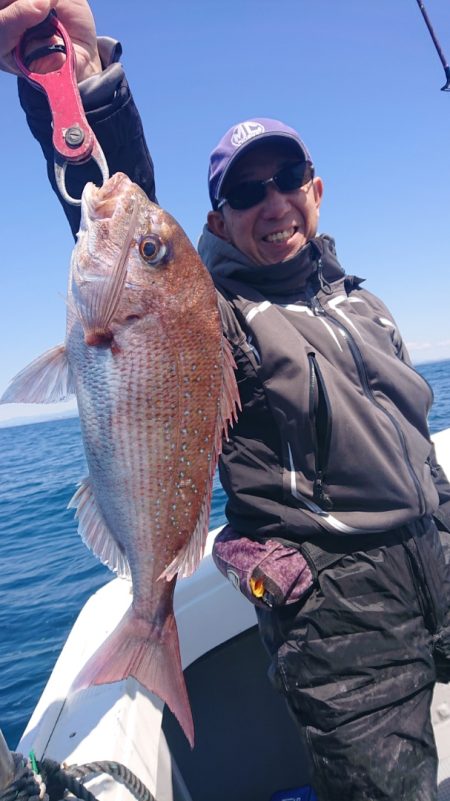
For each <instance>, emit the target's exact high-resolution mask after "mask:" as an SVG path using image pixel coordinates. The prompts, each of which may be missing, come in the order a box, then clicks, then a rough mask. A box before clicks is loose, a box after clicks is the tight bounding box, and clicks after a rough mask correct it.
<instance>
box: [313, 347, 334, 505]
mask: <svg viewBox="0 0 450 801" xmlns="http://www.w3.org/2000/svg"><path fill="white" fill-rule="evenodd" d="M308 361H309V370H310V373H309V374H310V418H311V424H312V429H313V433H314V451H315V461H316V477H315V480H314V486H313V498H314V500H315V502H316V503H317V504H319V506H320V507H321V508H322V509H324V510H325V511H327V512H329V511H331V509H332V508H333V502H332V500H331V498H330V496H329V495H328V493H327V492H325V489H324V478H325V474H326V470H327V467H328V458H329V453H330V442H331V425H332V419H331V406H330V401H329V398H328V393H327V391H326V387H325V382H324V380H323V377H322V373H321V371H320V368H319V365H318V364H317V360H316V358H315V356H314V354H313V353H309V354H308ZM316 393H317V403H316Z"/></svg>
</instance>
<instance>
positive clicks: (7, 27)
mask: <svg viewBox="0 0 450 801" xmlns="http://www.w3.org/2000/svg"><path fill="white" fill-rule="evenodd" d="M4 4H5V0H0V66H2V67H3V68H4V69H8V70H10V71H11V69H14V72H17V69H16V67H15V63H14V59H13V57H12V51H13V50H14V48H15V47H16V46H17V45H18V44H19V42H20V39H21V38H22V36H23V34H24V33H25V31H27V30H28V28H32V27H33V26H34V25H38V24H39V23H40V22H42V21H43V20H44V19H45V18H46V17H47V16H48V14H49V12H50V10H51V8H52V7H53V6H54V5H56V3H55V2H54V0H15V2H12V3H9V5H7V6H4ZM2 6H4V7H2Z"/></svg>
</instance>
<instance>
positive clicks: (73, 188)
mask: <svg viewBox="0 0 450 801" xmlns="http://www.w3.org/2000/svg"><path fill="white" fill-rule="evenodd" d="M105 43H106V44H105ZM111 43H112V44H111ZM101 45H102V46H100V43H99V50H100V54H101V56H102V53H105V52H106V53H108V54H109V60H110V61H112V62H113V63H110V64H108V66H107V67H106V69H104V72H103V73H102V74H101V75H100V76H93V77H92V78H88V79H87V80H86V81H83V82H82V83H80V94H81V98H82V101H83V105H84V108H85V111H86V117H87V120H88V122H89V125H90V126H91V128H92V130H93V131H94V134H95V136H96V137H97V139H98V142H99V144H100V147H101V148H102V150H103V152H104V154H105V157H106V160H107V162H108V166H109V171H110V175H113V174H114V173H115V172H124V173H125V174H126V175H128V177H129V178H130V179H131V180H132V181H134V182H135V183H136V184H138V185H139V186H140V187H141V188H142V189H143V190H144V191H145V192H146V194H147V195H148V197H149V198H150V200H153V201H155V202H156V197H155V181H154V171H153V162H152V159H151V157H150V154H149V151H148V148H147V144H146V141H145V137H144V132H143V129H142V122H141V118H140V115H139V112H138V110H137V108H136V106H135V104H134V101H133V97H132V95H131V92H130V89H129V86H128V82H127V80H126V78H125V75H124V72H123V69H122V66H121V65H120V64H119V63H117V61H116V58H117V56H120V53H121V48H120V45H119V44H118V43H115V42H113V40H109V39H107V38H106V37H105V38H104V39H103V40H102V42H101ZM111 54H112V55H111ZM102 62H104V59H103V57H102ZM18 84H19V99H20V103H21V106H22V108H23V109H24V111H25V114H26V117H27V122H28V125H29V127H30V130H31V132H32V134H33V136H34V137H35V138H36V139H37V140H38V142H39V144H40V146H41V148H42V151H43V153H44V156H45V159H46V161H47V173H48V177H49V180H50V183H51V185H52V187H53V189H54V191H55V192H56V195H57V197H58V199H59V201H60V203H61V205H62V207H63V209H64V213H65V215H66V217H67V219H68V221H69V224H70V227H71V229H72V233H73V235H74V236H75V235H76V233H77V231H78V228H79V225H80V207H79V206H72V205H70V204H68V203H66V202H65V201H64V200H63V199H62V198H61V196H60V194H59V192H58V189H57V187H56V181H55V173H54V154H53V145H52V129H51V114H50V109H49V106H48V103H47V99H46V97H45V95H44V94H43V93H42V92H40V91H39V90H38V89H35V88H34V87H33V86H31V85H30V84H29V83H28V82H27V81H25V80H24V79H23V78H19V81H18ZM98 180H99V172H98V168H97V167H96V165H95V164H94V163H93V162H92V161H89V162H86V164H83V165H80V166H76V167H70V168H68V169H67V172H66V186H67V189H68V191H69V194H70V195H71V196H72V197H81V193H82V190H83V187H84V186H85V184H86V183H87V182H88V181H94V182H98Z"/></svg>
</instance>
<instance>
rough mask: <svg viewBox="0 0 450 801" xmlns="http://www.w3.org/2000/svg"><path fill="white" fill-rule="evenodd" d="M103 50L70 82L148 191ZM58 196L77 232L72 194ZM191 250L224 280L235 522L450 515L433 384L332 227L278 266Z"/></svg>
mask: <svg viewBox="0 0 450 801" xmlns="http://www.w3.org/2000/svg"><path fill="white" fill-rule="evenodd" d="M101 54H102V60H103V63H104V65H108V66H107V68H106V70H105V72H104V73H103V75H102V76H100V77H97V76H95V77H93V78H89V79H87V80H86V81H84V82H83V83H82V84H80V91H81V94H82V98H83V102H84V105H85V108H86V110H87V117H88V120H89V123H90V124H91V126H92V128H93V130H94V132H95V134H96V136H97V138H98V140H99V142H100V144H101V146H102V148H103V151H104V153H105V155H106V158H107V160H108V164H109V167H110V172H111V174H112V173H114V172H117V171H119V170H120V171H122V172H125V173H126V174H127V175H128V176H129V177H130V178H131V179H132V180H133V181H135V182H136V183H137V184H139V185H140V186H141V187H142V188H143V189H144V190H145V191H146V193H147V195H148V196H149V197H150V199H151V200H156V198H155V184H154V174H153V164H152V161H151V158H150V155H149V153H148V149H147V146H146V142H145V138H144V135H143V131H142V125H141V120H140V117H139V114H138V111H137V109H136V107H135V105H134V102H133V99H132V96H131V94H130V91H129V88H128V84H127V82H126V79H125V76H124V74H123V70H122V68H121V66H120V64H118V63H117V58H118V57H119V55H120V48H117V45H116V44H115V43H114V42H113V41H112V40H107V39H104V40H102V41H101ZM19 94H20V100H21V104H22V106H23V108H24V110H25V112H26V114H27V120H28V123H29V126H30V128H31V130H32V132H33V134H34V136H35V137H36V138H37V139H38V141H39V143H40V144H41V147H42V149H43V152H44V155H45V157H46V160H47V164H48V174H49V179H50V181H51V183H52V185H53V188H54V189H55V191H57V190H56V185H55V180H54V170H53V149H52V142H51V125H50V113H49V109H48V107H47V103H46V100H45V98H44V97H43V96H42V95H41V94H40V93H39V92H37V91H36V90H35V89H33V88H32V87H30V86H29V85H28V84H27V83H26V82H25V81H23V80H22V79H19ZM95 177H96V176H95V171H94V168H93V167H92V165H91V164H87V165H85V166H83V167H76V168H74V169H73V170H72V172H71V171H68V189H69V192H70V193H71V194H72V195H75V196H76V195H80V194H81V190H82V188H83V186H84V184H85V183H86V181H88V180H95ZM60 200H61V198H60ZM61 203H62V205H63V208H64V211H65V213H66V216H67V218H68V220H69V223H70V225H71V228H72V231H73V233H74V235H75V234H76V232H77V230H78V227H79V214H80V211H79V208H77V207H74V206H69V205H67V204H65V203H64V202H63V201H62V200H61ZM230 249H231V251H230ZM233 251H234V252H233ZM200 253H201V256H202V258H203V260H204V261H205V263H206V264H207V266H208V267H209V268H210V270H211V273H212V276H213V279H214V281H215V283H216V286H217V288H218V289H219V291H220V293H221V294H220V296H219V297H220V298H221V302H220V306H221V309H222V316H223V319H224V326H225V333H226V334H227V336H228V338H229V339H230V341H231V343H232V345H233V348H234V353H235V359H236V363H237V368H238V382H239V387H240V394H241V400H242V404H243V412H242V414H241V416H240V419H239V421H238V423H237V425H236V426H235V428H234V429H233V431H232V432H231V437H230V440H229V442H228V443H225V445H224V453H223V457H222V459H221V465H220V470H221V479H222V483H223V485H224V488H225V490H226V492H227V495H228V498H229V500H228V505H227V516H228V518H229V520H230V522H231V524H232V525H233V527H234V528H236V529H237V530H238V531H241V532H243V533H247V534H250V535H253V536H257V537H266V536H272V537H273V536H278V537H280V538H284V539H290V540H297V541H298V540H301V539H304V538H310V537H311V535H313V534H315V533H317V532H319V531H321V530H323V528H324V527H325V528H327V529H328V530H332V531H335V532H336V533H339V532H341V533H349V532H350V531H353V530H355V531H361V530H364V531H380V530H386V529H390V528H394V527H397V526H399V525H402V524H403V523H406V522H408V521H411V520H413V519H416V518H418V517H421V516H423V515H425V514H434V515H435V516H436V517H438V518H439V519H440V520H441V521H442V523H443V524H444V526H445V527H449V528H450V485H449V483H448V481H447V479H446V477H445V475H444V473H443V471H442V470H441V468H440V467H439V466H438V465H436V464H435V460H434V455H433V448H432V444H431V442H430V439H429V433H428V428H427V421H426V418H427V413H428V410H429V406H430V404H431V401H432V393H431V390H430V388H429V387H428V385H427V384H426V382H425V381H424V379H423V378H422V377H421V376H420V375H419V374H418V373H417V372H416V371H414V370H413V369H412V367H411V366H410V365H409V361H408V357H407V354H406V353H405V350H404V347H403V344H402V341H401V338H400V336H399V334H398V331H397V329H396V327H395V323H394V321H393V320H392V318H391V316H390V314H389V312H388V311H387V309H386V307H385V306H384V305H383V304H382V303H381V301H379V300H378V299H377V298H375V297H374V296H373V295H371V294H370V293H369V292H367V291H365V290H364V289H362V288H361V286H360V284H361V281H360V280H359V279H355V278H351V277H347V276H345V274H344V272H343V270H342V268H341V267H340V265H339V263H338V262H337V259H336V255H335V252H334V244H333V242H332V240H330V239H329V238H326V237H318V238H316V239H314V240H312V241H311V242H310V243H309V244H308V245H306V246H305V248H303V249H302V251H301V253H300V254H298V256H296V257H295V259H293V260H291V261H290V262H286V263H283V264H282V265H277V266H276V271H274V268H273V267H269V268H265V267H263V268H261V267H258V268H257V269H256V270H255V268H254V267H252V266H251V265H248V264H246V263H245V259H243V257H242V254H240V253H239V252H238V251H236V250H235V249H234V248H232V246H231V245H227V243H223V242H222V240H218V239H217V238H216V237H214V236H213V235H212V234H210V233H209V232H206V233H205V234H204V236H203V238H202V242H201V246H200ZM274 272H276V275H277V284H275V283H274V281H273V275H274ZM224 298H225V299H226V302H224V300H223V299H224ZM261 303H263V304H264V303H267V304H268V306H267V309H266V311H265V312H264V314H256V315H253V313H252V309H255V308H256V307H257V306H258V305H261ZM290 306H292V308H289V307H290ZM294 306H296V307H297V308H296V309H294ZM300 309H302V311H299V310H300ZM249 315H250V318H251V321H250V323H249ZM281 330H283V335H282V336H280V335H279V334H280V331H281Z"/></svg>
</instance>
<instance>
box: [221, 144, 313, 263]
mask: <svg viewBox="0 0 450 801" xmlns="http://www.w3.org/2000/svg"><path fill="white" fill-rule="evenodd" d="M295 162H298V155H294V154H293V153H292V152H291V151H290V150H286V147H285V146H283V144H282V143H279V144H278V143H277V144H274V143H272V144H267V145H261V146H260V147H257V148H255V150H252V151H251V152H250V153H249V154H248V155H247V156H243V157H242V158H241V159H240V160H239V161H238V163H237V164H236V166H235V167H234V168H233V170H232V171H231V173H230V175H229V176H228V177H227V181H226V185H225V191H224V194H226V190H227V189H231V188H232V187H233V188H234V187H235V186H237V184H240V183H241V182H242V181H254V180H258V181H260V180H262V181H264V180H266V179H267V178H272V176H273V175H275V174H276V173H277V172H278V171H279V170H280V169H282V168H283V167H285V166H286V165H288V164H291V163H292V164H293V163H295ZM322 191H323V185H322V181H321V179H320V178H314V179H313V180H312V181H309V183H308V184H306V185H305V186H301V187H300V189H296V190H294V191H293V192H289V193H287V194H282V193H281V192H279V191H278V190H277V188H276V187H275V186H274V184H273V183H272V184H269V185H268V186H267V187H266V195H265V197H264V199H263V200H262V201H261V203H258V205H256V206H252V208H250V209H244V210H241V211H238V210H236V209H232V208H231V206H229V204H228V203H225V205H224V206H222V209H221V210H220V211H212V212H210V213H209V215H208V226H209V228H210V230H211V231H212V232H213V233H214V234H216V236H219V237H220V238H221V239H225V240H226V241H227V242H231V244H233V245H234V246H235V247H236V248H238V249H239V250H240V251H241V253H244V254H245V255H246V256H247V257H248V258H249V259H250V260H251V261H252V262H253V263H254V264H261V265H264V264H275V263H276V262H280V261H286V260H287V259H290V258H292V257H293V256H295V255H296V253H298V251H299V250H300V248H301V247H303V245H304V244H305V243H306V242H307V241H308V239H311V237H313V236H315V234H316V232H317V225H318V219H319V207H320V202H321V199H322Z"/></svg>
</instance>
